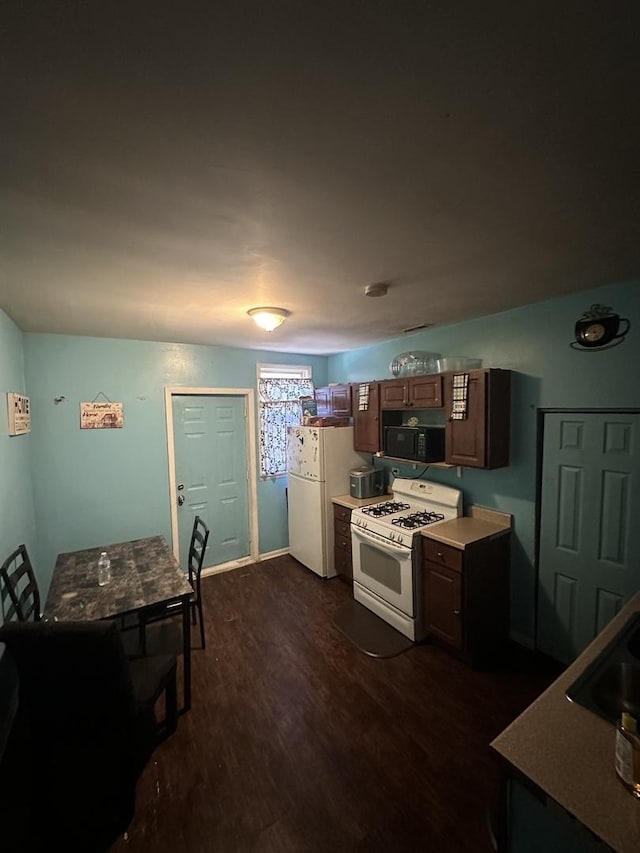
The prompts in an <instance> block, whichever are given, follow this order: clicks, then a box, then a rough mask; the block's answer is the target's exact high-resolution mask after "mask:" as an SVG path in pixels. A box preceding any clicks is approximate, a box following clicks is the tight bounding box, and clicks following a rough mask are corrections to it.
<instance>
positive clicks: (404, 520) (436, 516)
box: [391, 511, 444, 530]
mask: <svg viewBox="0 0 640 853" xmlns="http://www.w3.org/2000/svg"><path fill="white" fill-rule="evenodd" d="M436 521H444V515H442V513H440V512H426V511H424V512H413V513H411V515H401V516H400V517H399V518H392V519H391V524H395V525H397V526H398V527H402V528H404V529H405V530H413V529H414V528H416V527H425V526H426V525H427V524H433V523H434V522H436Z"/></svg>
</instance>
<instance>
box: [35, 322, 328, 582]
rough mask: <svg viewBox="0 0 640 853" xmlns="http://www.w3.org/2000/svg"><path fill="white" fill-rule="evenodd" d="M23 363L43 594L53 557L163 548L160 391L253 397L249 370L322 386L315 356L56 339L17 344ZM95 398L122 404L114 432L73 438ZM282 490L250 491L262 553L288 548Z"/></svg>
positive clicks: (277, 485) (273, 483)
mask: <svg viewBox="0 0 640 853" xmlns="http://www.w3.org/2000/svg"><path fill="white" fill-rule="evenodd" d="M25 362H26V381H27V388H28V390H29V394H30V395H31V402H32V409H33V425H32V436H31V440H32V456H33V470H34V477H33V487H34V495H35V508H36V525H37V531H38V561H39V566H40V580H41V583H42V585H43V588H44V589H45V590H46V589H48V585H49V581H50V577H51V573H52V571H53V567H54V564H55V558H56V555H57V554H58V553H59V552H61V551H69V550H75V549H77V548H84V547H89V546H92V545H95V544H96V543H101V542H102V543H105V544H107V543H109V542H117V541H122V540H125V539H131V538H134V537H141V536H147V535H152V534H155V533H160V534H162V535H164V536H165V537H166V538H167V540H168V541H171V526H170V524H171V523H170V505H169V485H168V475H169V474H168V470H169V469H168V459H167V434H166V422H165V406H164V389H165V386H174V385H177V386H193V387H222V388H254V389H255V388H256V365H257V363H258V362H269V363H283V364H301V363H303V364H311V365H312V367H313V375H314V380H315V381H316V382H317V383H319V384H324V383H326V381H327V359H326V358H324V357H319V356H301V355H299V354H297V355H292V354H282V353H273V352H264V351H251V350H241V349H233V348H223V347H207V346H190V345H186V344H162V343H154V342H149V341H125V340H112V339H103V338H86V337H69V336H62V335H43V334H27V335H25ZM100 392H102V393H103V394H105V395H106V396H107V397H108V398H109V399H110V400H113V401H117V402H122V403H124V428H123V429H121V430H80V428H79V422H80V414H79V404H80V402H81V401H89V400H93V399H94V398H95V397H96V396H97V395H98V394H99V393H100ZM57 397H64V398H65V399H64V400H63V401H62V402H60V403H59V404H57V405H56V404H55V403H54V399H55V398H57ZM285 487H286V480H285V478H277V479H273V480H268V481H259V483H258V522H259V549H260V553H261V554H264V553H268V552H270V551H273V550H276V549H279V548H285V547H286V546H287V543H288V534H287V517H286V504H285Z"/></svg>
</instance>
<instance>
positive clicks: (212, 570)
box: [202, 548, 289, 578]
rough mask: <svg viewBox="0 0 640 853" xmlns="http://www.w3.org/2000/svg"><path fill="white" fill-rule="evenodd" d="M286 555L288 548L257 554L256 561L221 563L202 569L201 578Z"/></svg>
mask: <svg viewBox="0 0 640 853" xmlns="http://www.w3.org/2000/svg"><path fill="white" fill-rule="evenodd" d="M288 553H289V549H288V548H279V549H278V550H277V551H269V553H267V554H259V555H258V559H257V560H253V559H252V558H251V557H243V558H242V559H241V560H230V561H229V562H228V563H221V564H220V565H219V566H209V568H208V569H203V570H202V577H203V578H207V577H209V576H210V575H220V574H222V573H223V572H233V571H234V570H235V569H242V568H244V566H250V565H251V564H252V563H262V562H263V560H272V559H273V558H274V557H283V556H284V555H285V554H288Z"/></svg>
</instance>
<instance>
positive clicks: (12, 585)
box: [0, 545, 41, 622]
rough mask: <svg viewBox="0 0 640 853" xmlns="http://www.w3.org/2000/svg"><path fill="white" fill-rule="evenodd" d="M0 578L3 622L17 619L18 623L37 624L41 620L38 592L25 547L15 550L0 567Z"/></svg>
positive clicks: (21, 546)
mask: <svg viewBox="0 0 640 853" xmlns="http://www.w3.org/2000/svg"><path fill="white" fill-rule="evenodd" d="M0 578H1V579H2V585H3V596H2V597H3V605H4V606H6V612H5V617H4V618H5V621H10V620H13V619H17V621H18V622H27V621H29V620H33V621H35V622H38V621H39V620H40V618H41V614H40V590H39V589H38V582H37V580H36V576H35V573H34V571H33V566H32V565H31V560H30V559H29V555H28V554H27V548H26V546H25V545H20V547H19V548H16V550H15V551H14V552H13V553H12V554H10V555H9V556H8V557H7V559H6V560H5V561H4V563H3V564H2V566H0ZM7 595H8V597H9V602H8V604H7V603H6V597H7Z"/></svg>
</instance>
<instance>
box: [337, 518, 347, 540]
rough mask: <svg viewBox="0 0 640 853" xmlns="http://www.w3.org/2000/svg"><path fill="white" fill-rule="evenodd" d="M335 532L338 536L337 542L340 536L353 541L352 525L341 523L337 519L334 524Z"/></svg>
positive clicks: (345, 522)
mask: <svg viewBox="0 0 640 853" xmlns="http://www.w3.org/2000/svg"><path fill="white" fill-rule="evenodd" d="M334 531H335V534H336V540H337V539H338V536H340V537H342V538H344V539H349V540H351V525H350V524H349V522H348V521H340V520H339V519H337V518H336V520H335V522H334Z"/></svg>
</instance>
